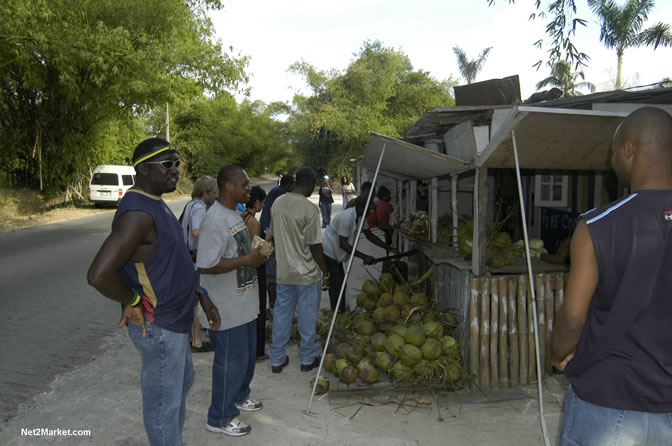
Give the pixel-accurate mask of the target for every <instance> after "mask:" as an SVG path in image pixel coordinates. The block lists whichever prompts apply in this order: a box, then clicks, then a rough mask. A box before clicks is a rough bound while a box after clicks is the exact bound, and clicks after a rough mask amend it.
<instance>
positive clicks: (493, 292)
mask: <svg viewBox="0 0 672 446" xmlns="http://www.w3.org/2000/svg"><path fill="white" fill-rule="evenodd" d="M498 338H499V285H498V284H497V279H496V278H495V277H491V278H490V386H491V387H492V388H493V389H498V388H499V387H500V386H499V385H500V382H499V366H498V363H499V361H498V359H499V358H498V356H497V343H498Z"/></svg>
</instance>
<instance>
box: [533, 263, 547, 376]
mask: <svg viewBox="0 0 672 446" xmlns="http://www.w3.org/2000/svg"><path fill="white" fill-rule="evenodd" d="M545 285H546V284H545V283H544V275H543V274H537V275H535V276H534V286H535V289H536V290H537V296H536V297H537V323H538V324H539V326H538V327H537V333H538V336H539V359H540V364H541V373H542V376H540V377H539V376H538V377H537V378H539V379H543V373H544V364H545V363H546V362H545V361H546V313H545V305H544V301H545V300H546V286H545ZM535 361H536V358H535Z"/></svg>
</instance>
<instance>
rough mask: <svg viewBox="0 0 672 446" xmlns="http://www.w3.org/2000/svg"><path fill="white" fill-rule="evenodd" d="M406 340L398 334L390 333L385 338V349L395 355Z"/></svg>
mask: <svg viewBox="0 0 672 446" xmlns="http://www.w3.org/2000/svg"><path fill="white" fill-rule="evenodd" d="M405 343H406V342H405V341H404V338H402V337H401V336H399V335H398V334H391V335H389V336H388V337H387V339H385V351H386V352H387V353H389V354H390V355H392V356H397V355H398V354H399V352H400V351H401V348H402V347H403V346H404V344H405Z"/></svg>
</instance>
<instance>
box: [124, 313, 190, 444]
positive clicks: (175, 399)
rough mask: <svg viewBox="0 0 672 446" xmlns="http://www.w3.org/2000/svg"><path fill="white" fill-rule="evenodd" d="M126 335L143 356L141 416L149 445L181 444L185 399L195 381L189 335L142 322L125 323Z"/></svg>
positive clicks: (148, 322)
mask: <svg viewBox="0 0 672 446" xmlns="http://www.w3.org/2000/svg"><path fill="white" fill-rule="evenodd" d="M127 326H128V336H129V337H130V338H131V339H132V340H133V343H134V344H135V347H136V348H137V349H138V350H139V351H140V354H141V356H142V372H141V377H140V383H141V386H142V417H143V420H144V422H145V431H146V432H147V437H148V438H149V443H150V444H151V445H152V446H155V445H182V431H183V429H184V415H185V409H186V408H185V404H186V396H187V392H188V391H189V388H190V387H191V384H192V383H193V382H194V366H193V364H192V362H191V350H190V349H189V334H188V333H175V332H173V331H170V330H166V329H163V328H160V327H157V326H156V325H154V324H152V323H151V322H150V321H148V320H145V326H146V327H147V337H146V338H144V339H143V337H142V327H141V326H140V325H136V324H132V323H128V324H127Z"/></svg>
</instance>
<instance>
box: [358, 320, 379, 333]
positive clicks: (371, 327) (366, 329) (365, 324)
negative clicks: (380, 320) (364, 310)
mask: <svg viewBox="0 0 672 446" xmlns="http://www.w3.org/2000/svg"><path fill="white" fill-rule="evenodd" d="M356 330H357V333H359V334H361V335H364V336H371V335H372V334H374V333H375V332H376V324H374V323H373V322H371V321H370V320H368V319H364V320H361V321H357V324H356Z"/></svg>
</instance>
